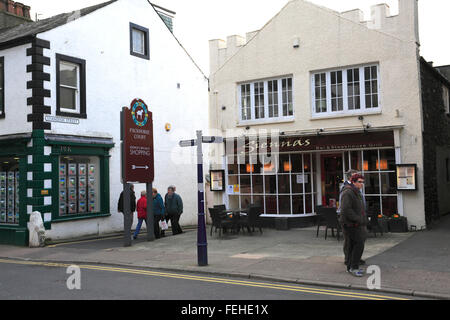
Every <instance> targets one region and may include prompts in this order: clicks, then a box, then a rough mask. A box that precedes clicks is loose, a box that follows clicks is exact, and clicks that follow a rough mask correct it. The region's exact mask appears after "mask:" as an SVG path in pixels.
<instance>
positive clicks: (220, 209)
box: [214, 204, 227, 214]
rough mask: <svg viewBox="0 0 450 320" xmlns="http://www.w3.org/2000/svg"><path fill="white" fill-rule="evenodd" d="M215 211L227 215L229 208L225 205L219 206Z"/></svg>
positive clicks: (216, 206) (215, 207)
mask: <svg viewBox="0 0 450 320" xmlns="http://www.w3.org/2000/svg"><path fill="white" fill-rule="evenodd" d="M214 209H218V210H219V212H220V213H223V214H225V212H226V211H227V207H226V206H225V205H224V204H218V205H215V206H214Z"/></svg>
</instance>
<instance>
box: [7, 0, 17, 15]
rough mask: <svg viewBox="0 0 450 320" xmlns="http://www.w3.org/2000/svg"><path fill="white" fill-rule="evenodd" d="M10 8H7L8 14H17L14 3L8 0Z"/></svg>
mask: <svg viewBox="0 0 450 320" xmlns="http://www.w3.org/2000/svg"><path fill="white" fill-rule="evenodd" d="M7 5H8V8H7V10H6V11H7V12H9V13H12V14H15V12H14V1H12V0H8V4H7Z"/></svg>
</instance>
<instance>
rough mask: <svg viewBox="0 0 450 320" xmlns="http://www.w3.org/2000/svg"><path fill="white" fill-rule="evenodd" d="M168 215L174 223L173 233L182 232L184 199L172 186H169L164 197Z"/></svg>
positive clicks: (172, 223)
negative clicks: (181, 219)
mask: <svg viewBox="0 0 450 320" xmlns="http://www.w3.org/2000/svg"><path fill="white" fill-rule="evenodd" d="M164 200H165V201H164V202H165V207H166V215H167V218H168V219H169V220H170V223H171V225H172V234H173V235H176V234H179V233H182V232H183V230H181V227H180V224H179V220H180V216H181V214H182V213H183V201H182V200H181V197H180V196H179V195H178V194H176V193H175V187H174V186H170V187H168V188H167V193H166V196H165V197H164Z"/></svg>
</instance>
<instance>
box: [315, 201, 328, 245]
mask: <svg viewBox="0 0 450 320" xmlns="http://www.w3.org/2000/svg"><path fill="white" fill-rule="evenodd" d="M321 208H322V206H316V210H317V211H316V212H317V232H316V238H317V237H318V236H319V228H320V227H321V226H325V225H326V223H325V217H324V216H323V212H322V211H321Z"/></svg>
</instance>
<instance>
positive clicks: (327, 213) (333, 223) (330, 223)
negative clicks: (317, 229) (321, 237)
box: [319, 207, 342, 241]
mask: <svg viewBox="0 0 450 320" xmlns="http://www.w3.org/2000/svg"><path fill="white" fill-rule="evenodd" d="M319 211H320V212H321V214H323V218H324V221H325V240H326V239H327V235H328V228H330V229H331V234H332V236H333V237H334V229H336V232H337V239H338V241H339V240H340V232H342V229H341V224H340V223H339V221H338V216H337V213H336V208H325V207H321V208H320V209H319Z"/></svg>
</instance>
